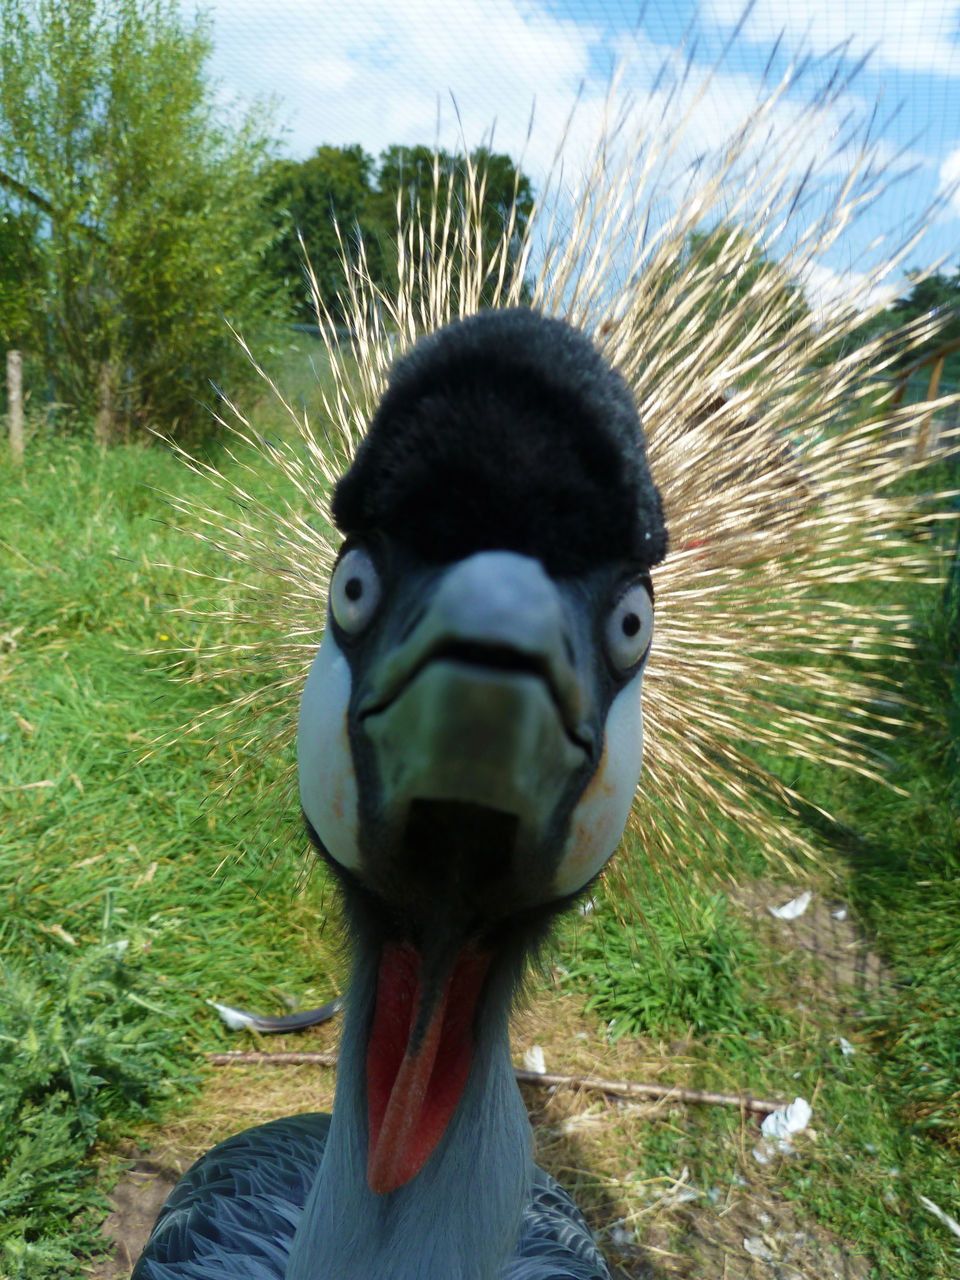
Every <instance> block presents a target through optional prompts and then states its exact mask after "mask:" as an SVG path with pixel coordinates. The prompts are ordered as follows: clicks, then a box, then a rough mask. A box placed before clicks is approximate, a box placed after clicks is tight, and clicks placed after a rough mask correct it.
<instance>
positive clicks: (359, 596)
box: [330, 547, 380, 635]
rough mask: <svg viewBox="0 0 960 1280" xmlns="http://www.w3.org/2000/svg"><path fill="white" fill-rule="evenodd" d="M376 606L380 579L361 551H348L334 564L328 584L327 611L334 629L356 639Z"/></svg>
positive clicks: (378, 600)
mask: <svg viewBox="0 0 960 1280" xmlns="http://www.w3.org/2000/svg"><path fill="white" fill-rule="evenodd" d="M379 603H380V575H379V574H378V573H377V570H376V567H375V566H374V563H373V560H372V558H371V556H370V555H369V553H368V552H366V551H364V549H363V548H362V547H352V548H351V549H350V550H349V551H348V552H347V554H346V555H345V556H343V558H342V559H341V560H340V562H339V563H338V564H337V567H336V568H335V569H334V571H333V580H332V581H331V583H330V608H331V609H332V610H333V616H334V619H335V620H336V623H337V626H339V627H341V628H342V629H343V630H344V631H346V633H347V635H356V634H357V632H358V631H362V630H363V628H364V627H365V626H367V624H368V623H369V622H370V620H371V619H372V618H373V615H374V614H375V613H376V611H377V605H378V604H379Z"/></svg>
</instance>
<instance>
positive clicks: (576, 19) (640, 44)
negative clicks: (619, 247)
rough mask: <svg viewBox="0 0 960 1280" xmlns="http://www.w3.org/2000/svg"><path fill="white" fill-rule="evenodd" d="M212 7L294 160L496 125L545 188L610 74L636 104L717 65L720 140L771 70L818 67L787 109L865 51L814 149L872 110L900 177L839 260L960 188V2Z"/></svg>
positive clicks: (236, 91) (948, 253) (369, 1)
mask: <svg viewBox="0 0 960 1280" xmlns="http://www.w3.org/2000/svg"><path fill="white" fill-rule="evenodd" d="M211 14H212V19H213V31H214V39H215V57H214V73H215V75H216V76H217V78H218V79H219V81H220V85H221V92H222V93H223V94H224V95H225V96H226V97H227V98H228V99H229V98H239V99H240V100H241V101H243V102H249V101H251V100H253V99H256V98H258V97H259V98H272V99H273V100H274V101H275V103H276V112H277V120H278V122H279V123H280V125H281V126H282V127H283V128H284V130H285V133H284V147H285V150H287V151H288V153H289V154H291V155H293V156H296V157H303V156H306V155H308V154H309V153H310V151H311V150H312V149H313V148H314V147H316V146H318V145H319V144H321V143H332V144H335V145H341V144H346V143H354V142H359V143H360V144H362V145H363V146H364V147H365V148H366V149H367V150H368V151H370V152H372V153H374V154H376V153H377V152H378V151H379V150H381V149H382V148H383V147H385V146H387V145H388V144H390V143H394V142H399V143H417V142H427V143H432V142H434V141H435V140H437V139H438V138H439V141H440V142H441V143H442V144H444V145H447V146H451V147H453V146H456V145H457V144H458V138H459V136H460V133H461V130H462V135H463V137H464V138H465V139H466V141H467V143H468V144H469V145H475V144H476V143H478V142H480V141H483V140H484V139H485V138H486V137H488V135H489V133H490V130H491V128H493V130H494V133H493V142H494V146H495V147H496V148H497V149H498V150H503V151H507V152H509V153H510V154H511V155H512V156H513V157H514V158H515V159H520V160H521V162H522V163H523V165H524V167H525V169H526V170H527V171H528V172H529V173H530V174H531V176H533V177H534V179H535V180H540V179H541V178H542V177H543V175H545V173H546V172H547V170H548V169H549V166H550V161H551V159H552V157H553V154H554V151H555V147H556V144H557V141H558V139H559V137H560V135H561V133H562V131H563V128H564V125H565V122H566V120H567V118H568V116H569V112H570V109H571V107H572V104H573V102H574V100H575V99H576V98H577V97H578V95H579V100H580V106H579V107H578V110H577V117H576V119H577V125H576V127H575V129H574V135H573V145H572V147H571V151H570V158H569V160H568V162H567V163H568V164H570V163H573V164H576V163H579V162H584V161H585V160H586V159H588V158H589V146H590V144H589V141H588V139H589V138H590V137H591V136H592V131H593V130H594V129H595V128H596V123H597V120H598V119H599V114H600V112H601V110H602V104H603V102H604V100H605V98H606V95H607V90H608V86H609V80H610V75H611V69H612V68H613V67H614V66H615V65H619V64H621V63H623V65H624V72H623V79H622V92H624V93H629V94H631V95H633V96H634V97H635V99H636V100H637V101H638V102H639V103H641V104H642V103H644V102H645V101H649V99H647V95H648V94H649V93H650V91H651V89H652V88H653V87H654V85H655V84H656V80H657V76H658V73H659V71H660V68H661V66H662V65H663V64H664V61H665V60H667V61H668V62H669V60H671V59H673V58H675V55H676V53H677V51H678V50H681V49H682V50H683V51H684V52H683V56H684V58H686V57H690V58H691V59H692V69H691V72H692V73H691V81H693V80H696V81H699V79H700V78H702V76H704V75H706V74H707V72H708V71H710V69H711V68H715V69H714V71H713V78H712V80H711V83H710V84H709V86H708V88H707V91H706V92H705V93H704V95H703V97H702V98H701V99H700V100H699V101H698V102H697V104H696V106H695V109H694V113H693V117H692V119H691V123H690V126H689V128H690V139H689V144H690V146H692V147H694V148H696V147H701V146H702V147H703V148H709V147H710V146H711V145H716V143H717V142H718V140H719V139H720V138H722V137H723V136H724V134H725V132H726V131H728V130H729V129H731V128H733V127H734V126H735V125H736V123H737V122H738V121H739V119H740V118H741V117H742V116H743V115H744V114H745V112H746V111H747V110H748V109H749V107H750V104H751V102H752V101H753V100H754V98H755V95H756V93H757V92H758V90H759V86H760V84H761V81H762V76H763V73H764V69H765V68H767V69H768V74H773V75H774V76H778V75H779V74H781V73H782V71H783V70H784V69H785V68H786V67H787V65H788V64H789V62H790V61H791V59H794V58H796V57H798V56H801V55H803V54H804V53H808V54H811V55H813V56H814V57H815V58H816V59H819V61H816V62H815V63H814V65H813V66H812V68H811V70H810V72H809V74H808V77H807V79H806V80H805V82H804V84H803V85H801V86H800V87H798V89H797V90H796V93H795V95H794V99H793V102H791V101H789V100H788V101H787V102H786V103H785V104H784V110H785V112H786V113H787V114H789V113H790V111H791V109H792V107H794V106H795V105H796V106H799V104H800V103H801V102H802V101H803V100H805V99H806V98H807V97H808V96H809V94H810V88H811V86H815V85H816V84H817V83H818V82H822V80H823V79H824V77H825V76H827V75H828V74H829V73H830V72H831V71H833V70H835V69H836V68H837V67H839V69H840V72H841V75H844V74H847V73H849V72H850V71H851V70H852V69H853V68H854V67H855V66H856V65H857V64H858V63H859V62H860V60H861V59H862V58H863V57H864V56H865V55H868V54H869V60H868V62H867V64H866V66H865V67H863V69H862V70H860V72H859V73H858V74H857V75H856V77H855V78H854V80H853V81H852V83H851V84H850V85H849V86H847V87H846V88H845V90H844V91H843V93H842V94H841V95H840V97H839V99H838V102H837V104H836V109H835V111H834V112H832V113H831V116H830V118H829V119H828V120H827V121H826V122H825V130H826V132H825V134H824V136H823V137H822V138H811V139H810V146H811V148H813V149H814V150H815V151H819V152H820V153H821V154H825V153H826V152H827V151H828V150H829V148H830V146H831V136H830V134H831V128H832V129H833V130H834V131H835V130H836V129H837V128H839V127H841V124H840V122H842V121H843V120H845V119H849V118H860V119H865V118H867V117H868V116H869V115H870V114H871V112H872V111H873V110H874V107H875V104H876V103H877V102H878V101H879V104H880V106H879V109H878V112H877V116H876V121H875V124H874V126H873V127H874V135H875V137H877V138H878V139H879V140H880V142H881V145H882V147H883V150H884V154H885V156H886V157H887V158H888V159H891V160H892V161H893V169H894V171H895V172H896V173H897V174H898V180H897V182H896V183H895V184H894V186H893V188H892V189H891V190H890V192H889V193H888V194H887V195H885V196H884V197H883V198H882V199H881V200H880V202H879V203H878V204H877V206H876V208H875V209H873V210H872V211H871V213H870V215H869V216H868V217H867V218H865V219H863V220H862V223H860V224H858V225H857V227H856V228H855V230H854V231H853V232H851V233H850V235H848V236H847V237H846V238H844V239H842V240H841V241H840V242H839V243H838V244H837V246H836V247H835V249H834V250H833V252H832V255H831V260H830V264H829V265H830V268H831V269H832V270H833V271H835V272H843V271H844V270H849V269H855V267H856V264H857V262H858V260H859V255H860V252H861V250H862V249H863V246H864V244H865V243H866V242H867V241H868V240H869V239H870V238H871V237H872V236H874V235H877V234H880V233H883V232H886V233H890V234H892V235H893V237H894V238H895V239H896V238H897V237H899V236H902V235H903V234H904V232H905V229H906V228H907V227H908V226H909V225H910V223H911V221H912V220H914V219H915V218H916V217H918V216H919V215H920V214H921V212H922V211H923V210H924V209H925V208H926V207H927V206H928V205H929V204H930V202H931V201H932V200H933V199H934V198H935V197H936V196H937V193H938V191H943V190H944V188H945V186H946V185H947V184H949V183H950V182H951V181H952V180H960V0H790V3H789V4H786V3H783V0H780V3H776V2H774V0H757V3H755V4H754V5H753V7H752V8H751V9H750V11H749V12H748V13H747V15H746V17H745V18H743V17H742V5H741V2H740V0H711V2H709V3H706V2H705V3H701V4H696V3H693V2H692V0H687V2H686V3H684V2H683V0H673V2H669V0H648V2H647V3H646V4H641V3H638V2H630V0H352V2H350V3H347V2H345V0H214V3H213V6H212V10H211ZM741 19H742V21H741ZM738 24H740V26H739V31H738V34H737V35H736V37H735V38H733V37H734V32H735V31H737V29H738ZM778 37H779V46H778V50H777V53H776V54H775V55H774V56H773V59H772V61H771V53H772V51H773V49H774V46H775V44H776V42H777V39H778ZM724 50H725V51H726V52H725V53H724ZM721 55H722V56H721ZM452 99H453V100H455V102H456V110H454V107H453V103H452ZM531 112H533V127H532V130H531V129H530V118H531ZM784 118H786V116H785V117H784ZM831 122H832V125H831ZM578 146H579V148H580V150H579V152H578ZM578 156H579V159H578ZM798 162H799V160H798ZM940 258H944V259H946V261H947V264H948V265H949V266H950V267H951V268H952V267H955V266H960V196H958V195H954V196H953V198H952V199H951V200H948V201H947V202H946V203H945V204H944V207H943V208H942V209H941V210H940V212H939V214H938V215H937V216H936V217H935V218H933V219H932V220H930V221H929V225H928V230H927V234H926V236H925V238H924V241H923V243H922V244H921V245H919V246H918V247H917V249H916V250H915V252H914V257H913V261H914V262H915V263H917V264H918V265H920V264H926V263H928V262H932V261H934V260H937V259H940ZM908 265H909V264H908Z"/></svg>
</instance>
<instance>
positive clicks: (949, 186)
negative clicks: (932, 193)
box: [940, 147, 960, 217]
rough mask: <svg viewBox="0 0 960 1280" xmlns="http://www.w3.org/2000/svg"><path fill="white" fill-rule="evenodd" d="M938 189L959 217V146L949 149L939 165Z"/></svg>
mask: <svg viewBox="0 0 960 1280" xmlns="http://www.w3.org/2000/svg"><path fill="white" fill-rule="evenodd" d="M940 190H941V192H942V193H943V194H944V195H945V196H946V197H947V198H948V200H949V202H950V207H951V209H952V210H953V212H954V214H955V215H956V216H957V217H960V147H957V148H956V149H955V150H953V151H951V152H950V153H949V154H948V155H947V157H946V158H945V159H944V161H943V163H942V164H941V166H940Z"/></svg>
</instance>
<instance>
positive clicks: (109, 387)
mask: <svg viewBox="0 0 960 1280" xmlns="http://www.w3.org/2000/svg"><path fill="white" fill-rule="evenodd" d="M113 431H114V418H113V367H112V366H111V365H110V363H109V361H106V360H105V361H104V362H103V364H102V365H101V366H100V371H99V373H98V375H97V414H96V417H95V418H94V422H93V434H94V439H95V440H96V442H97V444H98V445H100V447H101V448H103V449H106V448H107V446H108V445H110V444H112V443H113Z"/></svg>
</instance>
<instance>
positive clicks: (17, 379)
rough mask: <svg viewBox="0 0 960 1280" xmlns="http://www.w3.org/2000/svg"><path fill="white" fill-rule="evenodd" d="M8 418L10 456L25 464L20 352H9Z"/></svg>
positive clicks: (15, 460)
mask: <svg viewBox="0 0 960 1280" xmlns="http://www.w3.org/2000/svg"><path fill="white" fill-rule="evenodd" d="M7 417H8V418H9V422H10V455H11V457H12V458H13V460H14V462H23V361H22V359H21V356H20V352H19V351H8V352H7Z"/></svg>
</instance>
